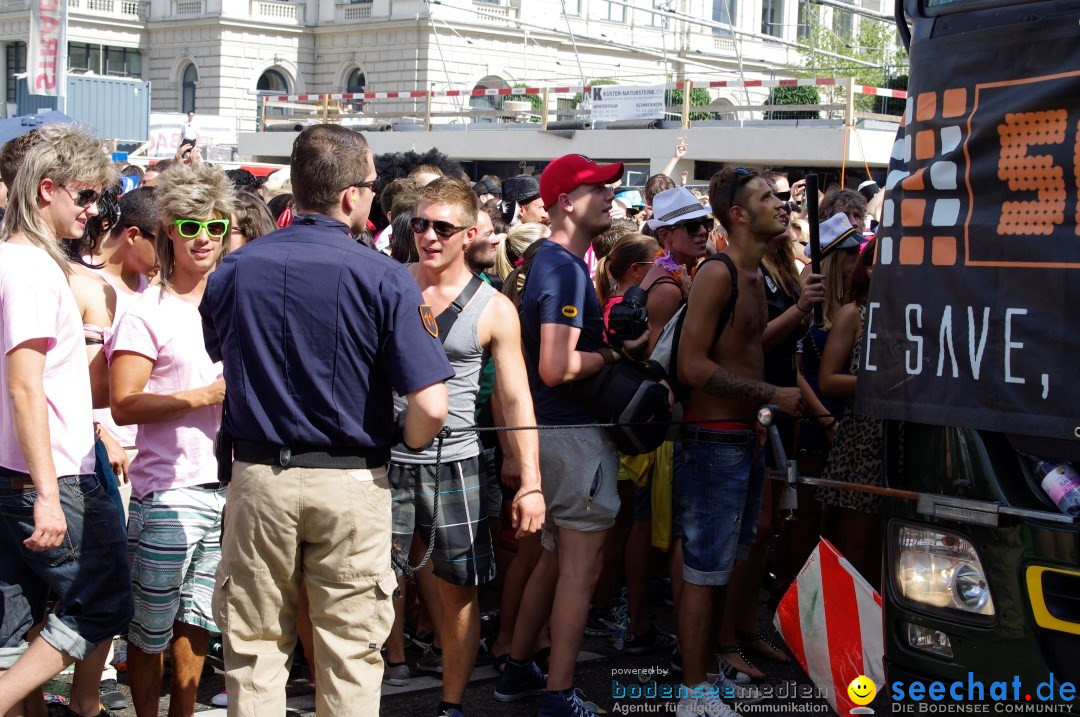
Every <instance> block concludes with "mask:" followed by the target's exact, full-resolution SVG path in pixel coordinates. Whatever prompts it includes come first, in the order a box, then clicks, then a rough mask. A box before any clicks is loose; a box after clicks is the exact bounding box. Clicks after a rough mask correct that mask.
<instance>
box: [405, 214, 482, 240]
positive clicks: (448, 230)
mask: <svg viewBox="0 0 1080 717" xmlns="http://www.w3.org/2000/svg"><path fill="white" fill-rule="evenodd" d="M428 227H431V228H433V229H434V230H435V236H437V237H439V238H440V239H449V238H450V237H452V236H454V235H455V234H457V233H458V232H460V231H464V230H465V229H468V228H469V227H468V226H464V227H455V226H454V225H453V224H451V223H450V222H443V221H439V220H437V219H434V220H433V219H425V218H423V217H413V218H412V219H410V220H409V228H410V229H412V231H413V234H426V233H427V230H428Z"/></svg>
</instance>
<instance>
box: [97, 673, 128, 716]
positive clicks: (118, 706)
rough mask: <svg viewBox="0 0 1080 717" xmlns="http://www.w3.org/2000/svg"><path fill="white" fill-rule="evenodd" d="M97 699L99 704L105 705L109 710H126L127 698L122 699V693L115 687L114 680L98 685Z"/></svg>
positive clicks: (104, 681)
mask: <svg viewBox="0 0 1080 717" xmlns="http://www.w3.org/2000/svg"><path fill="white" fill-rule="evenodd" d="M98 695H99V697H98V699H100V700H101V704H103V705H105V707H107V708H108V709H110V710H126V709H127V708H128V701H127V698H125V697H124V693H123V692H121V691H120V690H119V689H117V687H116V680H102V681H101V684H100V685H98Z"/></svg>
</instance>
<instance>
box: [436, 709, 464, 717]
mask: <svg viewBox="0 0 1080 717" xmlns="http://www.w3.org/2000/svg"><path fill="white" fill-rule="evenodd" d="M438 717H465V715H463V714H461V710H455V709H446V710H443V711H442V712H440V713H439V715H438Z"/></svg>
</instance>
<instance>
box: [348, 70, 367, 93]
mask: <svg viewBox="0 0 1080 717" xmlns="http://www.w3.org/2000/svg"><path fill="white" fill-rule="evenodd" d="M366 84H367V80H366V79H365V78H364V73H363V72H361V71H360V70H359V69H354V70H353V71H352V72H350V73H349V77H348V79H346V80H345V91H346V92H363V91H364V86H365V85H366Z"/></svg>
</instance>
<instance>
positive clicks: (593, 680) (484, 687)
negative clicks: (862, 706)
mask: <svg viewBox="0 0 1080 717" xmlns="http://www.w3.org/2000/svg"><path fill="white" fill-rule="evenodd" d="M778 597H779V596H778V595H774V596H773V598H772V600H770V601H769V602H768V603H766V602H762V603H761V605H760V610H759V625H760V627H761V629H763V630H764V631H766V634H768V635H770V636H771V637H772V638H773V639H774V641H775V642H778V643H779V642H780V640H779V638H778V636H777V635H776V633H775V631H774V630H773V628H772V624H771V623H772V615H773V611H774V609H775V601H776V599H777V598H778ZM657 624H658V625H660V626H661V627H662V628H664V629H666V630H673V628H674V611H673V608H671V607H670V606H666V605H665V606H662V607H661V608H660V609H659V610H658V614H657ZM408 657H409V661H410V663H413V664H415V660H416V659H417V658H418V657H419V652H418V651H417V650H414V649H410V650H409V655H408ZM761 667H762V668H763V669H764V670H765V671H766V672H767V674H768V677H767V679H766V680H765V681H764V682H762V683H759V684H760V686H762V687H765V688H768V689H770V690H771V692H772V695H773V696H772V697H771V698H769V699H766V700H763V701H762V702H759V703H757V704H755V705H751V706H749V707H744V708H742V709H741V710H740V712H741V714H744V715H747V717H750V715H791V716H796V715H806V714H818V715H835V712H833V711H832V709H831V708H830V707H829V705H828V703H827V702H826V701H825V700H824V699H820V698H813V697H807V693H809V692H812V690H813V685H812V683H811V682H810V680H809V678H807V676H806V675H805V673H804V672H803V671H802V669H801V668H800V667H799V666H798V665H796V664H795V663H794V662H790V663H787V664H777V663H767V662H763V663H761ZM640 675H651V676H652V678H651V679H652V680H655V684H656V686H657V689H658V691H660V690H662V686H663V685H671V686H673V687H674V686H677V685H678V684H679V681H678V679H677V677H676V676H675V675H674V674H671V673H670V652H667V651H665V652H658V653H653V654H647V655H640V656H630V655H626V654H625V653H623V652H620V651H618V650H616V649H615V646H614V644H613V643H612V641H611V640H610V639H609V638H603V637H586V638H585V641H584V643H583V644H582V652H581V654H580V656H579V660H578V666H577V671H576V686H577V687H579V688H581V689H582V691H583V692H584V694H585V696H586V697H587V699H589V700H591V701H593V702H595V703H596V704H597V705H599V706H600V707H601V708H603V709H605V710H607V712H608V713H609V714H673V713H674V711H675V704H676V702H675V700H670V699H668V700H665V699H662V698H660V697H649V696H642V697H639V698H634V697H631V696H630V695H632V694H634V691H633V690H632V689H630V685H633V684H637V685H640V686H642V689H643V690H646V694H648V691H649V690H650V687H649V685H648V684H647V683H643V682H642V679H643V678H639V676H640ZM496 679H497V676H496V673H495V671H494V669H493V668H492V667H491V660H490V658H489V657H488V656H487V655H484V654H481V655H480V656H479V658H478V659H477V668H476V670H474V673H473V678H472V680H471V682H470V684H469V688H468V690H467V692H466V695H465V700H464V710H465V714H466V715H500V716H504V715H505V717H533V715H535V714H536V713H537V710H538V709H539V703H540V699H539V698H538V697H531V698H526V699H523V700H521V701H520V702H516V703H504V702H499V701H498V700H496V699H495V697H494V694H493V693H494V689H495V684H496ZM69 682H70V676H65V675H61V676H60V677H59V678H58V679H57V680H55V681H53V682H52V683H50V684H49V686H48V688H47V689H48V690H49V691H51V692H54V693H57V694H66V693H67V691H68V689H69V687H70V685H69ZM616 683H617V684H616ZM224 685H225V682H224V676H223V675H222V674H221V671H220V663H216V662H215V661H214V660H208V667H207V669H206V671H205V672H204V675H203V679H202V682H201V684H200V688H199V697H198V708H197V709H198V711H199V712H200V714H201V715H203V716H204V717H217V715H222V716H224V715H225V710H224V709H220V708H216V707H213V706H212V705H211V702H210V701H211V699H212V698H213V697H214V695H216V694H217V693H218V692H220V691H221V690H222V689H224ZM439 688H440V683H439V681H438V677H437V676H430V675H426V674H423V673H420V674H419V675H417V674H416V673H414V678H413V680H412V681H411V682H410V684H409V685H408V686H407V687H404V688H384V690H383V698H382V710H381V713H382V715H384V716H386V717H425V716H426V715H435V713H436V708H437V706H438V703H439V698H440V693H439ZM120 689H121V691H123V692H124V693H125V694H130V692H129V690H128V688H127V684H126V677H125V676H124V675H123V674H121V675H120ZM621 689H626V690H627V695H626V696H625V697H616V696H614V694H617V693H620V691H621ZM166 691H167V686H166ZM288 695H289V700H288V706H289V715H294V716H296V715H314V714H315V708H314V704H315V702H314V686H313V684H312V683H311V681H310V679H309V674H308V671H307V668H306V666H305V665H303V664H299V663H298V664H297V665H295V666H294V669H293V676H292V679H291V680H290V683H289V686H288ZM871 707H873V708H875V709H876V711H877V713H878V714H883V713H885V712H888V711H889V705H888V703H887V700H885V698H883V697H881V696H879V697H878V699H877V700H876V701H875V702H874V703H873V704H872V705H871ZM167 713H168V697H167V695H163V697H162V700H161V709H160V715H162V716H164V715H166V714H167ZM115 714H116V715H117V717H135V710H134V709H132V708H128V709H126V710H118V711H115ZM266 717H270V716H269V715H268V716H266Z"/></svg>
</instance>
